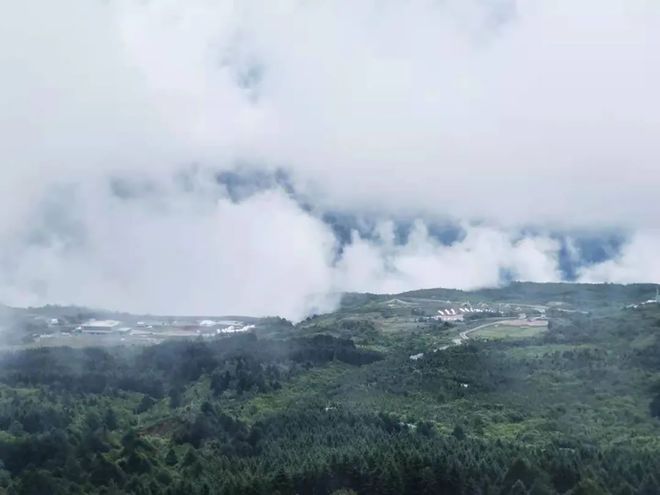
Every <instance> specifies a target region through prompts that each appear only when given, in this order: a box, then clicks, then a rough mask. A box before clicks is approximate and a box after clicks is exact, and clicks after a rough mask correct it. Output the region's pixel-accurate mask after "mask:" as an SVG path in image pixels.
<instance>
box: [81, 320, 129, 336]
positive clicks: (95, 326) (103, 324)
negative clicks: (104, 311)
mask: <svg viewBox="0 0 660 495" xmlns="http://www.w3.org/2000/svg"><path fill="white" fill-rule="evenodd" d="M119 324H120V322H118V321H116V320H90V321H88V322H86V323H83V324H82V326H81V327H82V331H83V332H85V333H91V334H106V333H112V332H114V331H115V330H117V329H118V327H119Z"/></svg>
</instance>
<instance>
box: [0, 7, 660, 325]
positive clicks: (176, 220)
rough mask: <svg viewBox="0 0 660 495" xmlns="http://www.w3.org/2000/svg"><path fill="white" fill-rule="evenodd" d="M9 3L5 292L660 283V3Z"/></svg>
mask: <svg viewBox="0 0 660 495" xmlns="http://www.w3.org/2000/svg"><path fill="white" fill-rule="evenodd" d="M51 3H52V5H51ZM0 7H1V8H2V14H3V15H1V16H0V108H2V111H1V112H0V160H1V163H2V165H1V167H0V197H1V198H2V206H3V207H2V208H0V300H1V301H4V302H7V303H10V304H16V305H27V304H41V303H46V302H51V303H77V304H89V305H94V306H104V307H110V308H118V309H126V310H132V311H152V312H170V313H171V312H176V313H193V312H197V313H253V314H275V313H277V314H282V315H285V316H289V317H291V318H300V317H302V316H304V315H305V314H307V313H309V312H310V311H318V310H323V309H328V308H331V307H332V305H333V303H334V302H335V301H336V297H335V294H337V293H338V292H341V291H345V290H360V291H372V292H383V291H385V292H396V291H402V290H408V289H415V288H420V287H435V286H447V287H458V288H474V287H484V286H494V285H498V284H501V283H503V282H504V281H505V279H507V280H508V279H520V280H536V281H557V280H571V281H573V280H580V281H594V282H596V281H613V282H634V281H643V282H648V281H650V282H660V258H659V257H658V252H659V251H660V215H658V213H659V212H660V210H659V207H658V200H657V196H658V194H657V191H658V190H660V140H658V136H659V135H660V97H659V96H658V91H657V88H658V87H660V3H658V2H652V1H648V0H577V1H575V0H574V1H570V2H569V1H559V2H548V1H546V0H527V1H523V0H519V1H514V0H498V1H495V0H460V1H459V0H444V1H431V0H418V1H410V2H392V1H388V0H371V1H365V2H354V1H348V0H340V1H337V2H307V1H302V0H281V1H256V0H246V1H242V2H234V1H223V0H219V1H218V0H214V1H211V0H187V1H182V0H166V1H146V2H145V1H138V0H63V1H60V2H55V3H53V2H40V1H37V0H24V1H21V2H10V1H3V0H0ZM503 274H504V275H503Z"/></svg>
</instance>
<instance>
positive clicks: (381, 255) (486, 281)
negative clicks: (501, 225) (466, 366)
mask: <svg viewBox="0 0 660 495" xmlns="http://www.w3.org/2000/svg"><path fill="white" fill-rule="evenodd" d="M390 228H391V226H390ZM387 229H388V227H387V226H381V227H380V230H381V232H383V231H384V232H385V234H384V235H382V234H381V238H377V239H375V240H373V241H369V240H365V239H361V238H360V237H359V235H357V234H356V233H354V235H353V242H352V243H351V244H350V245H349V246H348V247H347V248H346V249H345V252H344V255H343V257H342V260H341V262H340V263H339V265H338V272H339V277H340V282H339V285H340V286H341V287H343V288H345V289H348V290H353V291H367V292H389V293H396V292H402V291H406V290H412V289H417V288H432V287H454V288H460V289H475V288H480V287H488V286H496V285H498V284H499V283H500V281H501V280H502V272H509V274H510V275H511V276H512V277H513V278H514V279H515V280H534V281H543V282H549V281H557V280H559V279H560V278H561V277H560V273H559V267H558V251H559V245H558V244H557V243H556V241H552V240H551V239H548V238H544V237H531V238H524V239H521V240H516V239H513V238H512V237H511V236H510V235H509V234H507V233H506V232H503V231H501V230H496V229H493V228H490V227H485V226H480V227H477V226H465V229H466V233H465V237H464V239H463V240H461V241H457V242H455V243H454V244H451V245H444V244H441V243H439V242H438V241H437V240H435V239H433V238H432V237H431V236H429V233H428V231H427V228H426V226H425V225H424V224H423V223H422V222H420V221H418V222H416V223H415V226H414V228H413V231H412V232H411V234H410V237H409V240H408V242H407V243H405V244H403V245H394V244H392V242H391V241H387V240H385V239H391V235H390V233H388V232H387ZM383 238H385V239H383Z"/></svg>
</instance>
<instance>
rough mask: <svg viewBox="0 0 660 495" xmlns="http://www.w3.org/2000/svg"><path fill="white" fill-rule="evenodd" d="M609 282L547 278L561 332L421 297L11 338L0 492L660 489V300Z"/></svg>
mask: <svg viewBox="0 0 660 495" xmlns="http://www.w3.org/2000/svg"><path fill="white" fill-rule="evenodd" d="M600 287H603V288H602V290H603V292H602V293H601V294H600V296H603V297H600V298H599V293H598V290H597V289H595V290H594V289H589V292H588V297H587V296H586V295H585V294H587V293H586V292H584V290H585V289H584V288H583V287H579V286H578V287H575V288H574V290H575V294H576V297H575V298H574V299H573V300H571V299H570V297H568V296H566V294H568V295H570V291H571V290H573V288H572V286H563V287H562V288H561V291H562V293H564V296H563V298H562V299H561V300H562V303H563V305H559V306H558V305H556V304H548V303H549V302H553V301H555V300H557V299H559V298H560V295H559V293H558V291H559V289H558V288H557V287H556V286H549V287H548V292H547V293H545V295H544V294H543V286H537V287H535V288H534V295H533V297H530V299H529V301H528V304H530V305H532V304H534V305H540V306H539V307H533V308H532V307H531V306H530V307H528V308H527V310H528V312H534V311H536V312H539V313H542V314H544V315H545V316H535V317H534V320H532V319H531V318H530V319H529V321H544V322H546V321H547V326H540V325H537V326H534V327H532V326H529V327H526V326H524V325H527V324H528V320H526V319H524V318H522V315H521V316H520V317H519V316H516V320H510V319H506V318H511V317H509V316H506V315H503V314H502V312H505V311H509V310H510V311H511V312H512V314H513V313H515V314H517V313H518V312H519V311H521V308H520V307H510V306H501V307H500V306H498V307H495V306H493V307H492V308H490V312H489V311H485V310H484V314H485V316H484V317H483V318H480V319H474V320H471V319H467V318H466V319H465V321H456V322H442V321H439V320H437V319H434V318H433V317H430V316H429V315H432V314H433V313H434V312H435V311H436V306H435V303H434V302H433V296H434V294H433V293H432V292H428V291H424V292H423V293H408V294H403V295H399V296H397V298H396V299H392V298H391V297H382V296H362V297H359V296H357V295H355V296H352V299H351V300H350V301H348V302H346V301H345V304H344V306H343V309H341V310H339V311H338V312H336V313H332V314H328V315H319V316H315V317H313V318H309V319H308V320H305V321H304V322H301V323H300V324H298V325H295V326H294V325H289V324H286V322H282V321H281V320H277V319H273V320H264V321H262V323H261V324H260V325H257V326H256V328H255V329H254V330H252V331H251V332H249V333H246V334H242V335H230V336H218V337H217V338H214V339H210V340H209V339H205V340H202V339H198V340H191V341H178V342H165V343H162V344H159V345H155V346H145V347H139V346H133V347H127V346H119V347H104V348H100V347H98V348H80V349H74V348H70V347H34V346H33V347H32V348H29V349H19V348H13V349H12V348H10V349H7V350H5V351H4V353H3V354H2V356H1V357H0V493H8V494H48V493H58V494H60V493H61V494H71V493H79V494H94V493H99V494H100V493H102V494H119V493H136V494H160V493H169V494H179V493H181V494H186V495H192V494H212V493H227V494H245V493H253V494H271V493H280V494H288V493H310V494H312V493H313V494H330V493H344V494H346V493H352V492H356V493H365V494H383V493H384V494H387V493H391V494H417V493H425V494H427V493H428V494H432V493H448V494H453V493H456V494H484V495H487V494H502V495H508V494H516V495H518V494H528V493H529V494H536V495H539V494H554V493H570V494H575V495H578V494H612V495H615V494H616V495H619V494H620V495H624V494H644V495H652V494H658V493H660V483H659V482H660V475H659V473H660V306H659V305H656V304H645V305H635V306H634V307H631V306H629V307H626V306H627V305H629V303H630V302H631V301H633V300H635V298H637V297H638V296H640V297H643V298H647V296H648V292H649V291H650V288H649V287H644V289H643V290H640V289H639V288H637V287H633V288H631V289H630V290H631V291H632V292H633V293H630V292H626V291H624V290H622V289H617V290H613V289H612V288H611V287H609V288H608V287H607V286H600ZM509 290H510V291H511V292H509V293H500V294H494V295H493V296H492V297H490V296H488V295H487V293H484V292H483V291H482V292H481V293H478V294H474V293H462V294H463V295H464V297H463V296H461V298H460V299H458V298H457V299H458V300H459V302H460V303H463V301H464V300H468V299H471V300H476V298H479V299H480V300H481V301H484V304H485V303H486V302H487V303H489V304H494V301H500V300H504V299H505V296H509V300H510V301H512V304H513V303H521V302H522V296H521V295H519V294H516V292H517V291H518V289H516V288H515V287H514V288H513V289H509ZM638 291H639V292H640V294H638ZM484 294H486V295H484ZM612 294H614V295H612ZM622 294H623V296H622ZM436 295H437V294H436ZM444 296H446V294H443V299H444V298H445V297H444ZM605 296H606V297H607V300H606V301H605V300H604V297H605ZM605 302H606V303H607V304H605ZM569 303H570V304H569ZM475 307H476V304H475ZM507 308H508V309H507ZM526 318H527V317H526ZM516 321H519V322H521V323H520V325H521V326H520V328H518V327H515V326H512V325H513V323H515V322H516ZM529 324H530V325H531V323H529ZM461 332H463V333H464V332H468V334H466V335H464V337H465V339H464V340H461V338H460V337H459V338H458V341H456V339H457V336H460V334H461ZM480 332H481V333H480Z"/></svg>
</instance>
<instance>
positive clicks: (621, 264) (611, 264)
mask: <svg viewBox="0 0 660 495" xmlns="http://www.w3.org/2000/svg"><path fill="white" fill-rule="evenodd" d="M579 275H580V280H581V281H583V282H617V283H635V282H655V283H660V231H659V230H642V231H639V232H637V233H635V234H634V235H633V236H632V238H631V239H630V240H629V242H628V243H627V244H626V245H625V246H623V248H622V249H621V253H620V254H619V255H618V256H616V257H615V258H613V259H610V260H606V261H603V262H601V263H597V264H595V265H593V266H589V267H586V268H584V269H583V270H582V271H581V273H580V274H579Z"/></svg>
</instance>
